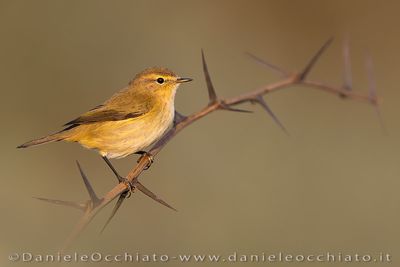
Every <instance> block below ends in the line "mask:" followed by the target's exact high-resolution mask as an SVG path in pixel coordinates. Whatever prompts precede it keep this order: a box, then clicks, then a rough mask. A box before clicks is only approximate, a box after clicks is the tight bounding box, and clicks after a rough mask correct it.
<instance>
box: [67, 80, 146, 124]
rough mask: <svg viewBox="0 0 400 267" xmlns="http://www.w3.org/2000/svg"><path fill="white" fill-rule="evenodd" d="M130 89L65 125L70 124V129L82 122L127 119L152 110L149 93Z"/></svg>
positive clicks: (122, 91) (120, 92)
mask: <svg viewBox="0 0 400 267" xmlns="http://www.w3.org/2000/svg"><path fill="white" fill-rule="evenodd" d="M128 89H129V88H125V89H123V90H121V91H119V92H117V93H116V94H114V95H113V96H112V97H111V98H110V99H109V100H107V101H105V102H104V103H103V104H102V105H99V106H97V107H95V108H94V109H91V110H89V111H88V112H86V113H84V114H82V115H81V116H79V117H78V118H76V119H74V120H72V121H70V122H67V123H66V124H65V125H64V126H69V127H68V129H70V128H71V127H75V126H78V125H81V124H89V123H95V122H105V121H119V120H126V119H130V118H136V117H139V116H142V115H143V114H146V113H147V112H148V111H149V110H150V107H151V105H149V104H150V102H151V100H152V99H150V98H149V97H148V96H147V95H139V94H138V93H137V92H134V91H131V90H128Z"/></svg>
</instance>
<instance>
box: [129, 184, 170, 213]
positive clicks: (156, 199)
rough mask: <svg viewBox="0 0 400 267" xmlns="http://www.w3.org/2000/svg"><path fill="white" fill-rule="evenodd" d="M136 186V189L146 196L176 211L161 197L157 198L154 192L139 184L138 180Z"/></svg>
mask: <svg viewBox="0 0 400 267" xmlns="http://www.w3.org/2000/svg"><path fill="white" fill-rule="evenodd" d="M136 188H137V189H138V190H140V192H142V193H143V194H145V195H146V196H148V197H150V198H151V199H153V200H155V201H157V202H158V203H160V204H162V205H164V206H166V207H168V208H170V209H172V210H174V211H177V210H176V209H175V208H174V207H172V206H171V205H169V204H168V203H167V202H165V201H164V200H162V199H161V198H159V197H158V196H157V195H156V194H154V193H153V192H151V191H150V190H149V189H147V188H146V187H145V186H144V185H143V184H141V183H140V182H139V181H138V182H137V184H136Z"/></svg>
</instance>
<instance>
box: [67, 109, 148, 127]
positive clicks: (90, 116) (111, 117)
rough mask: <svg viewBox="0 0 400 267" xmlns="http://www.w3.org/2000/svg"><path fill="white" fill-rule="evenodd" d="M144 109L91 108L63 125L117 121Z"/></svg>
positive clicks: (140, 112) (139, 113)
mask: <svg viewBox="0 0 400 267" xmlns="http://www.w3.org/2000/svg"><path fill="white" fill-rule="evenodd" d="M145 113H146V112H145V111H133V112H131V111H128V112H126V111H118V110H113V109H101V108H99V109H93V110H91V111H88V112H86V113H85V114H82V115H81V116H79V117H78V118H76V119H74V120H72V121H69V122H67V123H66V124H64V126H70V125H80V124H89V123H94V122H104V121H119V120H126V119H130V118H136V117H139V116H141V115H143V114H145Z"/></svg>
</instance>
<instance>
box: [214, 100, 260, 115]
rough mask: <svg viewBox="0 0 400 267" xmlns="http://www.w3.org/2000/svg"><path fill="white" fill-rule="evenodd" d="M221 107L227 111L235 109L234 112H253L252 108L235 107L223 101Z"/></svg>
mask: <svg viewBox="0 0 400 267" xmlns="http://www.w3.org/2000/svg"><path fill="white" fill-rule="evenodd" d="M220 106H221V109H223V110H227V111H233V112H242V113H253V111H252V110H247V109H240V108H233V107H231V106H229V105H227V104H225V103H223V102H221V103H220Z"/></svg>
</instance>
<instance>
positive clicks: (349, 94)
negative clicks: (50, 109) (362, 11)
mask: <svg viewBox="0 0 400 267" xmlns="http://www.w3.org/2000/svg"><path fill="white" fill-rule="evenodd" d="M331 42H332V39H329V40H328V41H327V42H325V43H324V45H323V46H322V47H321V48H320V49H319V50H318V51H317V52H316V53H315V54H314V55H313V56H312V57H311V58H310V60H309V62H308V63H307V64H306V66H305V67H304V69H303V70H301V71H300V72H297V73H290V72H288V71H286V70H283V69H282V68H280V67H277V66H275V65H273V64H270V63H267V62H266V61H263V60H261V59H258V58H257V57H256V56H253V55H251V57H253V58H254V59H255V60H257V61H258V62H261V63H263V64H264V65H265V66H267V67H269V68H272V69H273V70H275V71H276V72H278V73H280V74H284V77H283V78H282V79H281V80H280V81H278V82H275V83H271V84H269V85H266V86H264V87H262V88H259V89H256V90H253V91H250V92H246V93H244V94H241V95H239V96H235V97H232V98H226V99H220V98H218V96H217V93H216V91H215V88H214V86H213V84H212V82H211V77H210V74H209V71H208V67H207V64H206V60H205V57H204V53H203V51H202V62H203V70H204V75H205V79H206V85H207V89H208V95H209V103H208V105H207V106H205V107H204V108H202V109H201V110H199V111H197V112H194V113H192V114H191V115H189V116H183V115H181V114H179V113H176V116H175V123H174V126H173V128H172V129H171V130H169V131H168V132H167V133H166V134H165V135H164V137H163V138H162V139H160V140H159V141H158V142H157V143H156V144H155V145H154V146H153V148H152V149H151V150H150V151H149V153H151V154H152V155H153V157H156V156H157V154H158V153H159V152H160V151H161V150H162V149H163V147H164V146H165V145H166V144H167V143H168V142H169V141H170V140H171V139H172V138H174V137H175V136H176V135H177V134H178V133H179V132H180V131H182V130H183V129H185V128H186V127H188V126H189V125H191V124H192V123H194V122H195V121H197V120H199V119H201V118H203V117H205V116H207V115H208V114H210V113H212V112H214V111H217V110H228V111H239V112H248V111H247V110H242V109H237V108H234V107H233V106H235V105H239V104H243V103H257V104H259V105H260V106H261V107H262V108H263V109H264V110H265V111H267V113H268V114H269V115H270V116H272V118H273V119H274V120H275V122H276V123H277V124H278V125H279V126H280V127H281V128H282V129H283V130H285V128H284V127H283V125H282V124H281V123H280V122H279V120H278V119H277V117H276V116H275V115H274V114H273V113H272V111H271V109H270V108H269V107H268V106H267V105H266V102H265V101H264V99H263V96H264V95H266V94H268V93H271V92H275V91H278V90H280V89H283V88H287V87H290V86H293V85H303V86H306V87H310V88H315V89H318V90H321V91H325V92H328V93H332V94H335V95H338V96H342V97H344V98H347V99H354V100H359V101H363V102H366V103H371V104H373V105H374V106H376V105H377V103H378V101H377V96H376V89H375V86H374V85H372V86H371V87H370V88H373V89H371V91H370V94H368V95H363V94H356V93H354V92H353V91H352V90H349V88H347V87H346V85H349V77H345V79H346V81H345V86H344V87H336V86H332V85H327V84H324V83H322V82H319V81H314V80H308V79H307V77H308V74H309V73H310V71H311V70H312V68H313V67H314V66H315V63H316V62H317V60H318V59H319V57H320V56H321V54H322V53H323V52H324V51H325V50H326V48H327V47H328V46H329V44H330V43H331ZM345 53H346V56H345V60H346V61H348V60H349V58H348V57H349V56H348V53H347V52H345ZM345 64H347V65H348V64H349V63H345ZM369 76H370V77H371V74H369ZM148 164H150V159H149V158H148V157H141V158H140V160H139V161H138V164H137V165H136V166H135V167H134V168H133V169H131V170H130V171H129V173H128V174H127V176H126V178H127V179H128V180H129V181H131V183H132V185H133V186H134V187H136V188H137V189H138V190H141V191H142V192H143V193H144V194H146V195H147V196H149V197H151V198H152V199H154V200H156V201H158V202H159V203H161V204H163V205H165V206H167V207H170V208H172V207H171V206H170V205H168V204H167V203H166V202H165V201H163V200H161V199H160V198H158V197H157V196H156V195H155V194H154V193H152V192H151V191H150V190H148V189H147V188H145V187H144V186H143V185H142V184H141V183H140V182H139V180H138V178H139V176H140V175H141V173H142V172H143V171H144V170H145V169H146V167H147V165H148ZM78 167H79V170H80V173H81V176H82V178H83V180H84V183H85V186H86V188H87V191H88V192H89V196H90V200H88V201H86V202H85V203H75V202H69V201H59V200H49V199H43V198H39V199H40V200H45V201H47V202H51V203H54V204H60V205H66V206H72V207H74V208H78V209H80V210H82V211H83V212H84V213H83V215H82V217H81V219H80V220H79V221H78V223H77V224H76V226H75V228H74V229H73V231H72V233H71V234H70V236H69V237H68V239H67V240H66V241H65V243H64V246H63V248H62V251H63V250H64V249H66V248H67V247H68V246H69V245H70V244H71V242H73V241H74V240H75V239H76V238H77V237H78V235H79V234H80V233H81V232H82V231H83V230H84V228H85V227H86V226H87V225H88V224H89V223H90V222H91V220H92V219H93V218H94V217H95V216H96V215H97V214H98V213H99V211H100V210H101V209H102V208H104V207H105V206H106V205H107V204H109V203H110V202H111V201H112V200H114V199H115V198H117V197H120V198H119V201H118V202H117V205H116V207H115V208H114V212H113V214H112V216H113V215H114V214H115V211H116V209H118V207H119V206H120V205H121V204H122V201H123V200H124V199H125V195H126V192H127V190H128V189H127V187H126V185H125V184H124V183H120V184H117V185H116V186H115V187H114V188H112V189H111V190H110V191H109V192H107V193H106V194H105V195H104V196H103V197H102V198H100V199H99V198H98V197H97V196H96V194H95V193H94V190H93V189H92V186H91V185H90V183H89V181H88V179H87V177H86V175H85V174H84V172H83V170H82V169H81V167H80V165H79V163H78ZM124 194H125V195H124ZM121 195H122V197H121ZM172 209H174V208H172ZM112 216H111V217H110V219H111V218H112Z"/></svg>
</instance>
